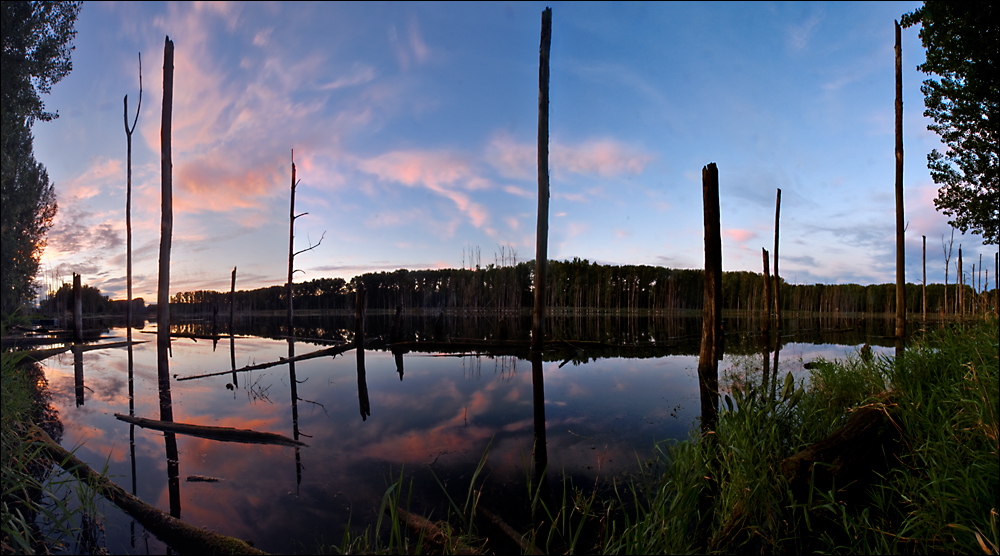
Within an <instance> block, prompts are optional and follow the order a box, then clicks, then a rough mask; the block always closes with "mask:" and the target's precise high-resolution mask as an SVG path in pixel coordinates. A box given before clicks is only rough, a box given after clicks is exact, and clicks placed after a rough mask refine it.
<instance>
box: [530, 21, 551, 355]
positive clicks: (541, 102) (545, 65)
mask: <svg viewBox="0 0 1000 556" xmlns="http://www.w3.org/2000/svg"><path fill="white" fill-rule="evenodd" d="M551 45H552V8H545V10H544V11H542V40H541V45H540V46H539V49H538V225H537V227H536V228H535V304H534V308H533V310H532V313H531V351H540V350H541V349H542V345H543V342H544V341H545V339H544V335H545V274H546V266H547V264H548V256H549V254H548V241H549V50H550V49H551Z"/></svg>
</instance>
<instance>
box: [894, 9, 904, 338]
mask: <svg viewBox="0 0 1000 556" xmlns="http://www.w3.org/2000/svg"><path fill="white" fill-rule="evenodd" d="M894 23H895V24H896V339H897V340H899V341H902V340H903V339H904V338H905V337H906V243H905V242H904V230H905V228H906V224H905V222H903V49H902V46H900V30H899V22H898V21H896V22H894ZM897 351H898V350H897Z"/></svg>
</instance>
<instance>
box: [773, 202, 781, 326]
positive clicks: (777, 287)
mask: <svg viewBox="0 0 1000 556" xmlns="http://www.w3.org/2000/svg"><path fill="white" fill-rule="evenodd" d="M780 216H781V188H780V187H779V188H778V197H777V199H776V200H775V201H774V320H775V323H774V325H775V327H776V328H777V329H778V330H781V328H782V326H781V278H780V277H778V222H779V221H780Z"/></svg>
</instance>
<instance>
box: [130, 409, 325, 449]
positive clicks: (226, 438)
mask: <svg viewBox="0 0 1000 556" xmlns="http://www.w3.org/2000/svg"><path fill="white" fill-rule="evenodd" d="M115 417H116V418H117V419H118V420H119V421H125V422H126V423H131V424H133V425H137V426H140V427H142V428H144V429H154V430H158V431H163V432H172V433H176V434H186V435H188V436H197V437H198V438H207V439H209V440H218V441H220V442H242V443H244V444H275V445H278V446H308V444H306V443H304V442H299V441H298V440H292V439H291V438H288V437H287V436H284V435H281V434H277V433H273V432H258V431H253V430H249V429H234V428H232V427H210V426H207V425H192V424H190V423H174V422H171V421H156V420H154V419H144V418H142V417H129V416H128V415H122V414H121V413H115Z"/></svg>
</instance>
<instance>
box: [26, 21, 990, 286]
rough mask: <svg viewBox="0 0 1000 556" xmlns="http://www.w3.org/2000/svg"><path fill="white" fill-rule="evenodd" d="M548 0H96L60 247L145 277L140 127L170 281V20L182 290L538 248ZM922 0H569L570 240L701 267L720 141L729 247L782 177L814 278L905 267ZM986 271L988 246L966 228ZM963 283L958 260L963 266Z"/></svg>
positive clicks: (733, 250)
mask: <svg viewBox="0 0 1000 556" xmlns="http://www.w3.org/2000/svg"><path fill="white" fill-rule="evenodd" d="M546 5H547V4H543V3H531V2H525V3H467V4H466V3H454V2H449V3H443V4H423V3H421V4H402V3H388V4H369V3H346V4H340V3H338V4H331V3H305V4H286V3H265V2H253V3H248V4H230V3H224V4H215V3H180V4H163V3H153V2H141V3H125V4H109V3H96V2H95V3H89V2H88V3H86V4H85V5H84V6H83V9H82V11H81V13H80V17H79V19H78V21H77V24H76V29H77V36H76V40H75V41H74V44H75V46H76V50H75V51H74V52H73V72H72V73H71V74H70V75H69V76H68V77H66V78H65V79H64V80H63V81H61V82H60V83H58V84H56V85H55V86H54V87H53V89H52V94H51V95H48V96H46V97H45V98H44V100H45V102H46V106H47V108H48V110H50V111H53V110H58V111H59V114H60V117H59V119H57V120H55V121H53V122H48V123H45V122H42V123H39V124H37V125H36V126H35V128H34V133H35V153H36V157H37V158H38V160H39V161H41V162H42V163H44V164H45V165H46V166H47V168H48V171H49V176H50V178H51V179H52V181H53V182H54V183H55V187H56V192H57V196H58V202H59V214H58V216H57V217H56V220H55V224H54V226H53V228H52V230H51V231H50V233H49V239H48V247H47V249H46V251H45V253H44V255H43V256H42V270H43V273H44V276H42V277H41V279H42V280H43V281H44V282H46V283H48V284H50V285H52V284H56V285H57V284H58V283H61V282H62V281H64V280H67V279H68V278H69V277H70V275H71V273H72V272H74V271H75V272H80V273H82V274H83V277H84V282H85V283H88V284H90V285H92V286H95V287H98V288H100V289H101V290H102V291H104V292H106V293H108V294H110V295H112V296H113V297H124V292H125V155H126V152H125V146H126V143H125V133H124V129H123V121H122V120H123V115H122V97H123V96H124V95H125V94H128V95H129V105H130V109H131V110H133V114H132V115H130V119H131V118H132V117H134V109H135V103H136V101H137V99H138V93H139V87H138V85H139V84H138V67H137V55H138V53H139V52H141V53H142V61H143V97H142V113H141V115H140V117H139V125H138V129H137V130H136V135H135V136H134V137H133V154H132V157H133V203H134V204H133V209H132V219H133V253H134V255H133V256H134V259H133V260H134V262H133V266H134V270H133V272H134V289H135V295H136V296H141V297H145V298H146V299H147V300H152V299H154V298H155V289H156V274H157V270H156V269H157V249H158V244H159V219H160V210H159V202H160V199H159V195H160V193H159V191H160V173H159V146H160V145H159V130H160V110H161V99H162V76H163V72H162V65H163V42H164V37H165V36H166V35H169V36H170V38H171V40H173V42H174V45H175V88H174V104H173V143H172V146H173V165H174V166H173V182H174V235H173V253H172V257H171V262H172V266H171V292H172V293H175V292H177V291H188V290H195V289H219V290H224V289H228V287H229V277H230V271H231V270H232V268H233V266H238V267H239V274H238V283H237V287H239V288H241V289H245V288H253V287H259V286H265V285H272V284H280V283H283V282H284V281H285V278H286V273H287V255H288V252H287V251H288V235H287V234H288V197H289V181H290V177H291V175H290V174H291V169H290V165H289V162H290V154H291V149H293V148H294V149H295V161H296V166H297V169H298V177H299V178H301V180H302V182H301V184H300V185H299V187H298V189H297V193H296V212H308V213H309V215H308V216H305V217H303V218H300V219H298V220H297V223H296V240H295V241H296V249H302V248H305V247H307V246H308V244H309V241H312V242H315V241H316V240H318V239H319V238H320V237H321V236H322V235H323V234H324V232H325V239H324V240H323V242H322V244H321V245H320V246H319V247H318V248H316V249H314V250H312V251H309V252H308V253H305V254H303V255H300V256H299V257H298V258H297V259H296V263H297V264H296V267H297V268H299V269H302V270H303V271H304V273H298V274H296V281H303V280H309V279H313V278H319V277H323V276H341V277H344V278H347V279H349V278H351V277H352V276H354V275H357V274H360V273H363V272H369V271H379V270H395V269H397V268H409V269H419V268H438V267H458V266H461V265H462V263H463V254H465V255H464V260H465V262H466V264H468V256H467V253H468V252H470V251H473V250H477V249H478V252H479V253H480V261H481V263H482V264H483V265H486V264H488V263H493V262H495V258H496V257H498V256H499V254H500V249H501V246H502V247H503V249H504V251H505V252H506V251H507V250H508V249H509V248H512V249H513V250H514V251H515V252H516V256H517V260H519V261H522V260H530V259H533V258H534V230H535V212H536V203H537V201H536V191H537V179H536V175H537V174H536V167H535V149H536V147H535V138H536V134H537V95H538V44H539V30H540V22H541V12H542V10H543V9H544V8H545V6H546ZM918 5H919V4H918V3H916V2H891V3H872V2H864V3H839V2H837V3H830V4H826V3H743V2H738V3H719V4H711V3H648V4H646V3H643V4H620V3H598V2H585V3H566V4H562V3H554V4H551V6H552V11H553V16H552V28H553V29H552V53H551V68H552V70H551V71H552V78H551V105H550V114H551V116H550V134H551V143H550V151H551V155H550V164H551V182H552V186H551V187H552V196H551V203H550V232H549V258H551V259H569V258H573V257H580V258H586V259H589V260H591V261H599V262H601V263H612V264H651V265H663V266H670V267H675V268H700V267H701V266H702V265H703V263H704V258H703V237H702V233H703V232H702V205H701V169H702V167H703V166H704V165H706V164H708V163H710V162H715V163H716V164H717V165H718V167H719V174H720V196H721V211H722V228H723V268H724V269H725V270H752V271H755V272H760V270H761V253H760V249H761V247H766V248H767V249H768V250H769V251H770V250H772V249H771V248H772V246H773V241H774V240H773V233H774V200H775V189H776V188H778V187H780V188H781V189H782V207H781V208H782V220H781V239H782V243H781V246H780V255H781V259H780V269H781V274H782V276H783V277H784V278H785V279H786V280H788V281H789V282H792V283H815V282H821V283H846V282H857V283H862V284H866V283H880V282H891V281H893V280H894V276H895V243H894V242H895V239H894V234H895V217H894V213H895V203H894V189H893V187H894V172H895V165H894V154H893V153H894V130H893V102H894V94H895V91H894V77H893V71H894V70H893V68H894V56H893V40H894V36H893V20H894V19H898V18H899V17H900V16H901V15H902V14H903V13H905V12H908V11H912V10H913V9H914V8H916V7H917V6H918ZM917 31H918V30H917V29H916V28H911V29H904V31H903V65H904V73H903V86H904V130H905V135H904V145H905V153H906V156H905V171H904V184H905V191H906V193H905V197H906V200H905V205H906V220H907V222H908V228H907V233H906V249H907V253H906V255H907V280H908V281H910V282H919V281H920V279H921V266H920V258H921V247H920V245H921V235H926V236H927V251H928V265H927V266H928V268H927V271H928V281H942V280H943V278H944V276H943V274H944V259H943V253H942V239H941V238H942V235H945V236H947V235H948V234H949V233H950V228H949V226H948V224H947V218H946V217H945V216H943V215H942V214H940V213H937V212H936V211H935V210H934V206H933V202H932V200H933V198H934V196H935V195H936V187H935V186H934V183H933V181H932V180H931V178H930V175H929V173H928V170H927V168H926V154H927V153H928V152H929V151H930V150H931V149H932V148H935V147H938V146H939V145H940V142H939V140H938V137H937V136H936V135H935V134H934V133H932V132H930V131H928V130H927V129H926V127H927V123H928V120H927V119H926V118H924V117H923V116H922V113H923V110H924V106H923V95H922V94H921V92H920V83H921V82H922V81H923V80H924V79H925V76H924V75H923V74H922V73H920V72H918V71H917V70H916V66H917V65H918V64H920V63H921V62H923V59H924V51H923V48H922V46H921V45H920V40H919V38H918V36H917ZM959 243H961V244H962V245H963V250H964V257H965V264H966V270H968V269H969V266H970V265H971V264H972V263H976V264H978V255H979V254H980V253H982V254H983V256H984V258H988V260H989V261H990V265H989V266H992V259H993V253H994V251H995V249H993V248H992V247H983V245H982V243H981V240H980V238H979V237H978V236H972V235H967V236H962V235H961V234H958V233H956V237H955V246H954V254H953V256H952V271H953V269H954V260H955V259H956V258H957V251H958V245H959ZM953 281H954V275H952V277H951V278H950V279H949V282H953Z"/></svg>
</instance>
